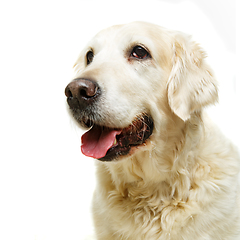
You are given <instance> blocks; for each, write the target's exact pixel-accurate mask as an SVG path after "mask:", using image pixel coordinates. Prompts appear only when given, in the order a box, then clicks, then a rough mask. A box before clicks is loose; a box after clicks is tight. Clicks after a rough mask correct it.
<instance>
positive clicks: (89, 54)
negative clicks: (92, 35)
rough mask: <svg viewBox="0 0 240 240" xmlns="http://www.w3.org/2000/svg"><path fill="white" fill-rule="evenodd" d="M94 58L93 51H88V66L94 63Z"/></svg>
mask: <svg viewBox="0 0 240 240" xmlns="http://www.w3.org/2000/svg"><path fill="white" fill-rule="evenodd" d="M93 57H94V54H93V51H88V53H87V55H86V59H87V65H88V64H90V63H91V62H92V61H93Z"/></svg>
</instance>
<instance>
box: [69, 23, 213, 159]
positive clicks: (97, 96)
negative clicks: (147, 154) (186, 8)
mask: <svg viewBox="0 0 240 240" xmlns="http://www.w3.org/2000/svg"><path fill="white" fill-rule="evenodd" d="M204 58H205V53H204V52H203V51H202V50H201V48H200V47H199V46H198V45H197V44H196V43H194V42H193V41H191V39H190V37H188V36H186V35H184V34H182V33H179V32H171V31H168V30H166V29H164V28H161V27H159V26H156V25H153V24H148V23H142V22H134V23H131V24H127V25H118V26H113V27H110V28H108V29H106V30H103V31H101V32H100V33H99V34H97V35H96V36H95V37H94V38H93V39H92V40H91V41H90V42H89V44H88V45H87V46H86V47H85V48H84V49H83V51H82V52H81V54H80V56H79V58H78V59H77V62H76V64H75V69H76V72H77V73H76V76H75V78H74V80H73V81H72V82H71V83H69V84H68V85H67V87H66V89H65V94H66V96H67V101H68V104H69V107H70V110H71V112H72V114H73V116H74V118H75V119H76V120H77V121H78V122H79V123H81V125H83V126H85V127H87V128H90V130H89V131H88V132H87V133H85V134H84V135H83V136H82V152H83V153H84V154H85V155H87V156H90V157H94V158H97V159H100V160H103V161H110V160H116V159H119V158H120V157H121V156H130V155H132V154H135V152H138V151H143V150H144V149H146V148H149V145H151V141H150V140H151V139H154V135H157V134H159V132H161V129H163V128H165V127H166V121H172V119H177V121H178V122H183V123H184V122H185V121H188V120H189V119H191V116H192V115H193V114H195V113H197V112H200V111H201V109H202V108H203V107H205V106H207V105H209V104H213V103H214V102H215V101H216V100H217V87H216V81H215V79H214V77H213V75H212V73H211V70H210V68H209V66H208V65H207V64H206V63H205V60H204Z"/></svg>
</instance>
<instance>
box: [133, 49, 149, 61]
mask: <svg viewBox="0 0 240 240" xmlns="http://www.w3.org/2000/svg"><path fill="white" fill-rule="evenodd" d="M131 56H132V57H134V58H138V59H145V58H147V57H149V53H148V51H147V50H146V49H145V48H143V47H141V46H136V47H134V48H133V50H132V52H131Z"/></svg>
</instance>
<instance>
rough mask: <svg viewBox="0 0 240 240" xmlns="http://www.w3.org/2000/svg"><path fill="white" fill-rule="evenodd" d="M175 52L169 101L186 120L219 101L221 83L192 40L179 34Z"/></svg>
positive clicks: (175, 110)
mask: <svg viewBox="0 0 240 240" xmlns="http://www.w3.org/2000/svg"><path fill="white" fill-rule="evenodd" d="M173 53H174V56H173V64H172V70H171V73H170V77H169V80H168V101H169V105H170V107H171V109H172V111H173V112H174V113H175V114H176V115H177V116H178V117H180V118H181V119H182V120H184V121H186V120H187V119H189V118H190V116H191V114H192V113H193V112H195V111H198V110H200V109H201V108H202V107H205V106H207V105H210V104H214V103H215V102H216V101H217V100H218V91H217V82H216V80H215V78H214V77H213V74H212V73H211V69H210V67H209V66H208V65H207V64H206V63H205V60H204V58H205V57H206V56H205V53H204V52H203V51H202V49H201V48H200V47H199V45H198V44H196V43H195V42H193V41H191V40H190V37H188V36H185V35H181V34H178V35H177V36H176V38H175V41H174V44H173Z"/></svg>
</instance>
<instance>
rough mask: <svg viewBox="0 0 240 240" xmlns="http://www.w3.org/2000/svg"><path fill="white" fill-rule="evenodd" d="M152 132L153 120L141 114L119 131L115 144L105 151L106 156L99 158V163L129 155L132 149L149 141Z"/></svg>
mask: <svg viewBox="0 0 240 240" xmlns="http://www.w3.org/2000/svg"><path fill="white" fill-rule="evenodd" d="M152 132H153V119H152V117H151V116H150V115H147V114H142V115H141V116H140V117H137V118H136V119H135V120H134V121H133V122H132V124H130V125H129V126H128V127H126V128H123V129H121V133H120V134H118V135H117V136H116V140H117V143H115V144H113V146H112V147H111V148H110V149H109V150H108V151H107V153H106V155H105V156H104V157H102V158H99V159H98V160H100V161H113V160H117V159H118V158H119V157H121V156H126V155H129V154H131V152H132V149H133V148H134V147H135V148H136V147H138V146H141V145H144V144H145V142H146V141H147V140H148V139H149V137H150V136H151V135H152Z"/></svg>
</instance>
